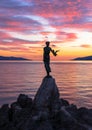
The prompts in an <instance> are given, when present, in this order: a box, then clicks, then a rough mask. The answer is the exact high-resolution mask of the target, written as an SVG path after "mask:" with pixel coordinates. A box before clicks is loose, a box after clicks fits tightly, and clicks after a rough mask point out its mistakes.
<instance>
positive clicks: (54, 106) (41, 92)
mask: <svg viewBox="0 0 92 130" xmlns="http://www.w3.org/2000/svg"><path fill="white" fill-rule="evenodd" d="M34 108H35V109H36V110H38V111H39V110H40V111H41V110H42V111H47V112H48V111H50V110H51V111H57V110H58V109H60V99H59V91H58V88H57V85H56V83H55V79H54V78H44V79H43V81H42V84H41V86H40V88H39V89H38V91H37V94H36V96H35V98H34Z"/></svg>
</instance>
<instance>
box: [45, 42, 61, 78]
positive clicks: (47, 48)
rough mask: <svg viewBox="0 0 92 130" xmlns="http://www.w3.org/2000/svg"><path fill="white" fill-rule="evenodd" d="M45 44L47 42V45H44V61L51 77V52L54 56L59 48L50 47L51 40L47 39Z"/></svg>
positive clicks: (48, 75)
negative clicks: (55, 49)
mask: <svg viewBox="0 0 92 130" xmlns="http://www.w3.org/2000/svg"><path fill="white" fill-rule="evenodd" d="M45 44H46V47H44V49H43V61H44V66H45V69H46V73H47V77H51V76H50V74H49V73H50V72H51V68H50V52H52V54H53V55H54V56H56V55H57V52H58V51H59V50H57V51H54V50H52V49H51V47H49V45H50V42H49V41H47V42H46V43H45Z"/></svg>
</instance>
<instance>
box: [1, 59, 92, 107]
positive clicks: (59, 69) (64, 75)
mask: <svg viewBox="0 0 92 130" xmlns="http://www.w3.org/2000/svg"><path fill="white" fill-rule="evenodd" d="M51 70H52V72H51V75H52V76H53V78H55V81H56V84H57V86H58V89H59V93H60V97H61V98H64V99H66V100H68V101H69V102H70V104H75V105H77V106H78V107H88V108H92V61H62V62H51ZM45 75H46V72H45V69H44V64H43V63H42V62H37V61H0V106H1V105H2V104H5V103H9V104H10V103H12V102H14V101H16V100H17V97H18V95H19V94H20V93H22V94H27V95H28V96H29V97H31V98H34V96H35V94H36V92H37V90H38V88H39V87H40V85H41V82H42V79H43V78H44V77H45Z"/></svg>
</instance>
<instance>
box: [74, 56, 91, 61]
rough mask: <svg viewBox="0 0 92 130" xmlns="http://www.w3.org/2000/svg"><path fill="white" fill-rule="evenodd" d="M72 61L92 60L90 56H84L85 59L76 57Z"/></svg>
mask: <svg viewBox="0 0 92 130" xmlns="http://www.w3.org/2000/svg"><path fill="white" fill-rule="evenodd" d="M72 60H92V56H86V57H78V58H75V59H72Z"/></svg>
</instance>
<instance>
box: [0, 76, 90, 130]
mask: <svg viewBox="0 0 92 130" xmlns="http://www.w3.org/2000/svg"><path fill="white" fill-rule="evenodd" d="M0 130H92V109H88V108H84V107H81V108H77V106H76V105H74V104H69V102H68V101H66V100H64V99H61V98H60V96H59V91H58V87H57V85H56V83H55V79H54V78H53V77H49V78H48V77H45V78H44V79H43V81H42V83H41V86H40V87H39V89H38V91H37V93H36V95H35V97H34V100H32V99H31V98H29V97H28V96H27V95H25V94H20V95H19V96H18V98H17V101H16V102H13V103H12V104H11V105H8V104H4V105H3V106H2V107H1V108H0Z"/></svg>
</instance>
